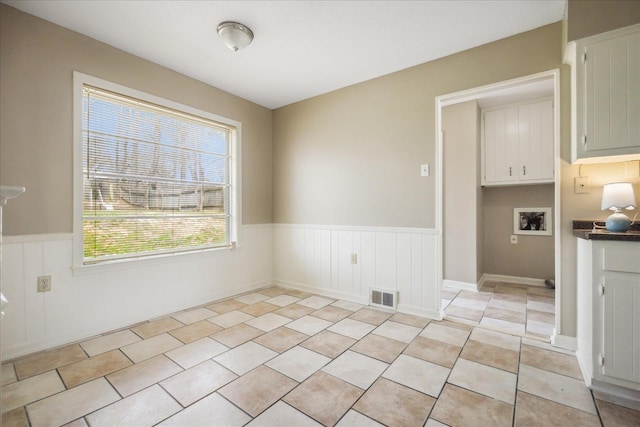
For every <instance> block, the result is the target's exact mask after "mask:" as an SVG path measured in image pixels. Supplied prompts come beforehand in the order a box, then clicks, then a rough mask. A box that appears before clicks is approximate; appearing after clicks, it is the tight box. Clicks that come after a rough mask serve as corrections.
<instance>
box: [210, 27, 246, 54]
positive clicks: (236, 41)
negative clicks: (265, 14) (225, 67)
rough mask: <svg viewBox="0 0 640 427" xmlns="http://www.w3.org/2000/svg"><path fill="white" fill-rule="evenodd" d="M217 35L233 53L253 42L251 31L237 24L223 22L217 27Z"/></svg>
mask: <svg viewBox="0 0 640 427" xmlns="http://www.w3.org/2000/svg"><path fill="white" fill-rule="evenodd" d="M218 35H219V36H220V38H221V39H222V41H223V42H224V44H225V45H226V46H227V47H228V48H229V49H231V50H233V51H234V52H237V51H239V50H240V49H244V48H245V47H247V46H249V43H251V41H252V40H253V32H252V31H251V29H249V27H247V26H246V25H242V24H239V23H237V22H223V23H221V24H220V25H218Z"/></svg>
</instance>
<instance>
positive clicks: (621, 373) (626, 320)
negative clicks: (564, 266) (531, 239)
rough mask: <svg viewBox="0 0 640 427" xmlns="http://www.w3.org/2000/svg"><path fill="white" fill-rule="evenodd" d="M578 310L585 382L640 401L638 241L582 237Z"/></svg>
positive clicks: (639, 273) (579, 245) (639, 253)
mask: <svg viewBox="0 0 640 427" xmlns="http://www.w3.org/2000/svg"><path fill="white" fill-rule="evenodd" d="M577 309H578V349H577V352H576V355H577V356H578V361H579V362H580V367H581V369H582V373H583V376H584V377H585V381H586V382H587V384H588V385H590V386H591V388H592V389H594V390H600V391H604V392H607V393H609V394H614V395H618V396H622V397H625V398H628V399H631V400H637V401H638V403H640V242H622V241H601V240H584V239H578V306H577Z"/></svg>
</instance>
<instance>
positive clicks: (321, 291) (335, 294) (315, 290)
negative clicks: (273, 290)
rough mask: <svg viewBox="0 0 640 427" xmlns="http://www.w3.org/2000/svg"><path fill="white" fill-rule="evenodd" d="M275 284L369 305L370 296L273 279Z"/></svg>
mask: <svg viewBox="0 0 640 427" xmlns="http://www.w3.org/2000/svg"><path fill="white" fill-rule="evenodd" d="M273 284H274V285H276V286H280V287H283V288H290V289H297V290H299V291H304V292H309V293H312V294H316V295H323V296H327V297H331V298H338V299H341V300H345V301H350V302H355V303H357V304H362V305H364V306H368V305H369V299H368V295H367V296H366V297H365V296H360V295H353V294H348V293H345V292H340V291H336V290H333V289H327V288H318V287H315V286H310V285H305V284H304V283H299V282H293V281H290V280H283V279H275V278H274V279H273Z"/></svg>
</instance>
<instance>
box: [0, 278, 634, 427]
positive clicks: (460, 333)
mask: <svg viewBox="0 0 640 427" xmlns="http://www.w3.org/2000/svg"><path fill="white" fill-rule="evenodd" d="M497 293H500V292H497ZM509 295H511V294H509ZM515 295H524V294H522V293H516V294H515ZM527 295H528V294H527ZM458 296H459V297H461V299H466V300H468V301H471V302H464V301H463V302H462V304H460V305H459V306H460V307H463V306H464V305H465V304H466V305H467V307H465V308H468V307H476V308H477V307H480V306H479V305H474V303H473V301H483V299H482V298H484V297H483V295H482V294H479V295H477V296H479V297H480V298H481V299H474V298H473V297H472V296H470V295H467V294H466V293H464V294H463V293H461V294H458ZM543 297H544V296H543ZM491 301H492V299H491V298H489V299H488V300H487V301H484V302H486V303H487V304H486V306H487V307H492V305H491ZM498 301H503V302H505V301H506V302H512V303H517V304H521V305H522V306H523V307H519V308H516V309H515V310H512V311H516V312H518V310H528V308H527V307H526V306H527V304H528V302H517V301H510V300H508V299H506V300H498ZM532 301H533V302H540V303H542V304H547V303H546V302H544V301H539V300H535V299H534V300H532ZM507 306H508V305H507ZM476 308H471V309H472V310H475V309H476ZM511 308H515V307H514V306H511ZM537 308H540V307H537ZM485 311H486V310H485ZM498 320H499V319H498ZM479 323H480V325H479V326H474V325H469V324H465V323H461V322H456V321H449V320H446V319H445V320H443V321H429V320H428V319H424V318H421V317H416V316H411V315H407V314H401V313H392V312H387V311H380V310H375V309H371V308H369V307H364V306H361V305H358V304H354V303H351V302H346V301H340V300H334V299H330V298H325V297H320V296H314V295H310V294H306V293H303V292H300V291H294V290H285V289H281V288H277V287H272V288H268V289H262V290H260V291H258V292H252V293H249V294H245V295H240V296H238V297H236V298H233V299H229V300H226V301H220V302H215V303H211V304H208V305H205V306H202V307H196V308H194V309H191V310H185V311H182V312H180V313H175V314H173V315H171V316H166V317H164V318H161V319H155V320H152V321H149V322H145V323H142V324H138V325H136V326H133V327H131V328H129V329H124V330H120V331H117V332H113V333H110V334H105V335H102V336H98V337H95V338H92V339H88V340H86V341H83V342H80V343H76V344H71V345H67V346H65V347H61V348H56V349H52V350H49V351H45V352H41V353H37V354H33V355H29V356H26V357H23V358H20V359H16V360H14V361H9V362H7V363H5V364H3V366H2V378H3V385H2V425H3V426H5V427H8V426H29V425H31V426H34V427H37V426H60V425H69V426H75V427H80V426H87V425H89V426H92V427H93V426H119V425H120V426H147V425H148V426H151V425H160V426H225V427H227V426H244V425H248V426H287V427H296V426H321V425H324V426H333V425H337V426H340V427H345V426H380V425H387V426H408V427H410V426H427V427H434V426H442V425H450V426H512V425H515V426H538V425H539V426H545V427H546V426H554V425H558V426H560V425H572V426H573V425H579V426H592V425H593V426H600V425H604V426H625V425H629V426H631V425H633V426H638V425H640V410H638V408H635V409H631V408H626V407H622V406H617V405H614V404H611V403H608V402H606V401H604V400H599V399H594V397H593V395H592V393H591V392H590V391H589V389H587V388H586V387H585V385H584V382H583V381H582V378H581V374H580V370H579V368H578V364H577V361H576V358H575V357H574V356H572V355H571V354H569V353H568V352H565V351H562V350H559V349H555V348H553V347H551V346H550V345H548V344H546V343H544V342H542V341H541V340H534V339H530V338H527V337H524V336H521V335H518V334H507V333H503V332H497V331H495V330H490V329H487V328H486V327H484V325H483V324H482V322H481V321H480V322H479ZM520 332H522V330H520Z"/></svg>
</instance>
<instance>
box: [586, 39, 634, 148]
mask: <svg viewBox="0 0 640 427" xmlns="http://www.w3.org/2000/svg"><path fill="white" fill-rule="evenodd" d="M579 54H580V52H579ZM580 62H581V63H582V66H583V67H584V70H583V73H584V98H583V100H584V101H583V102H584V116H583V120H584V123H583V126H582V128H581V130H582V135H579V137H580V140H579V141H577V144H578V147H577V148H578V156H579V157H580V151H582V156H581V157H594V156H611V155H625V154H640V33H635V34H630V35H626V36H623V37H618V38H615V39H610V40H604V41H601V42H594V43H590V44H587V45H585V47H584V55H583V56H582V58H581V60H580ZM578 90H579V88H578ZM580 149H582V150H580Z"/></svg>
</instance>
